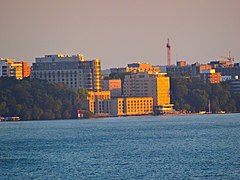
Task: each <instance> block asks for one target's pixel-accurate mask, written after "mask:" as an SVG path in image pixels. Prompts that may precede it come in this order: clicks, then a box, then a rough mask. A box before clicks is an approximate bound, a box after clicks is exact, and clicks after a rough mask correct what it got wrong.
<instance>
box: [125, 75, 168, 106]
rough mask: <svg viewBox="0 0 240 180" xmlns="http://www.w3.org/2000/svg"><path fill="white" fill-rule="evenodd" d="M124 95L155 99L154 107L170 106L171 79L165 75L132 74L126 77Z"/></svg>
mask: <svg viewBox="0 0 240 180" xmlns="http://www.w3.org/2000/svg"><path fill="white" fill-rule="evenodd" d="M123 95H124V96H127V97H153V105H154V106H160V105H166V104H170V79H169V77H168V76H166V74H164V73H147V72H145V73H132V74H131V75H127V76H125V79H124V83H123Z"/></svg>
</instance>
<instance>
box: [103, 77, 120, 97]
mask: <svg viewBox="0 0 240 180" xmlns="http://www.w3.org/2000/svg"><path fill="white" fill-rule="evenodd" d="M101 86H102V90H103V91H110V92H111V97H120V96H121V95H122V81H121V79H109V80H102V81H101Z"/></svg>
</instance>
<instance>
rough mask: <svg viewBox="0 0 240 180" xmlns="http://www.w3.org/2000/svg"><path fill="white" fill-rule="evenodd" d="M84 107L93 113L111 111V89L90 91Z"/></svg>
mask: <svg viewBox="0 0 240 180" xmlns="http://www.w3.org/2000/svg"><path fill="white" fill-rule="evenodd" d="M84 108H85V109H86V110H89V111H90V112H92V113H110V91H101V92H93V91H89V92H88V97H87V100H86V101H85V102H84Z"/></svg>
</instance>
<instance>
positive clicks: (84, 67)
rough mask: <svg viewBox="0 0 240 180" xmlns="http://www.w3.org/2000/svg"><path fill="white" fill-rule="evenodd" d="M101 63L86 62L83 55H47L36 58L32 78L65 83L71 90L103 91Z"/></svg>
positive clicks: (98, 61) (97, 61) (96, 61)
mask: <svg viewBox="0 0 240 180" xmlns="http://www.w3.org/2000/svg"><path fill="white" fill-rule="evenodd" d="M100 71H101V61H100V60H99V59H94V60H91V61H85V60H84V57H83V55H81V54H77V55H73V56H69V55H62V54H57V55H46V56H45V57H41V58H36V62H35V63H33V66H32V72H31V77H32V78H38V79H45V80H48V81H50V82H53V83H64V84H66V85H67V86H68V87H70V88H84V89H86V90H88V91H94V92H99V91H101V78H100Z"/></svg>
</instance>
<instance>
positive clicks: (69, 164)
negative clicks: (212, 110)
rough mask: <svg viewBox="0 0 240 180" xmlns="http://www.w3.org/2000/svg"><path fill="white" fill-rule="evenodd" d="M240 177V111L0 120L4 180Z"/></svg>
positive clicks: (0, 161)
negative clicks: (20, 120) (236, 112)
mask: <svg viewBox="0 0 240 180" xmlns="http://www.w3.org/2000/svg"><path fill="white" fill-rule="evenodd" d="M133 178H134V179H174V178H175V179H189V178H190V179H240V114H225V115H188V116H172V117H166V116H148V117H130V118H104V119H98V120H58V121H25V122H1V123H0V179H133Z"/></svg>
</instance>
